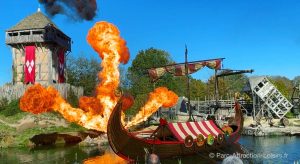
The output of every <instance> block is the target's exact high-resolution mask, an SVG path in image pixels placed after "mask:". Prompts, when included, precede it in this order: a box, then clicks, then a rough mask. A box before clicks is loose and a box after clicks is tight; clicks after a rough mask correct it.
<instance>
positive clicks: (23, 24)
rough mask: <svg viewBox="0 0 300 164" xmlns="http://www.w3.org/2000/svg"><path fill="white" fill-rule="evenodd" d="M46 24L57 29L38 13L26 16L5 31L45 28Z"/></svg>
mask: <svg viewBox="0 0 300 164" xmlns="http://www.w3.org/2000/svg"><path fill="white" fill-rule="evenodd" d="M48 24H52V25H53V26H54V27H55V28H57V26H56V25H55V24H54V23H53V22H52V21H51V20H50V19H49V18H48V17H47V16H45V15H44V14H43V13H42V12H40V11H38V12H36V13H34V14H32V15H30V16H27V17H26V18H24V19H23V20H21V21H20V22H19V23H18V24H16V25H15V26H13V27H12V28H10V29H8V30H7V31H19V30H29V29H39V28H45V26H47V25H48ZM57 29H58V28H57Z"/></svg>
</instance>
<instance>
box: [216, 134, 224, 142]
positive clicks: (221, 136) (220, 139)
mask: <svg viewBox="0 0 300 164" xmlns="http://www.w3.org/2000/svg"><path fill="white" fill-rule="evenodd" d="M217 141H218V144H222V143H223V141H224V135H223V134H219V135H218V138H217Z"/></svg>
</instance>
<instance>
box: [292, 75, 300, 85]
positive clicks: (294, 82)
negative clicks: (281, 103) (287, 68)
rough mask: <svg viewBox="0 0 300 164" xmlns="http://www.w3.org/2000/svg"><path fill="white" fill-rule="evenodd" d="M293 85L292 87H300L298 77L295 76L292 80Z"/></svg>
mask: <svg viewBox="0 0 300 164" xmlns="http://www.w3.org/2000/svg"><path fill="white" fill-rule="evenodd" d="M293 84H294V86H299V85H300V76H296V77H295V78H294V79H293Z"/></svg>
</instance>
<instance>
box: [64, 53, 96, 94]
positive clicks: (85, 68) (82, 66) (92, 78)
mask: <svg viewBox="0 0 300 164" xmlns="http://www.w3.org/2000/svg"><path fill="white" fill-rule="evenodd" d="M99 71H100V63H99V62H98V61H97V60H96V59H94V58H86V57H77V58H75V57H73V56H68V60H67V83H69V84H71V85H74V86H81V87H83V89H84V95H86V96H91V95H93V94H94V91H95V86H96V85H97V83H98V77H97V74H98V72H99Z"/></svg>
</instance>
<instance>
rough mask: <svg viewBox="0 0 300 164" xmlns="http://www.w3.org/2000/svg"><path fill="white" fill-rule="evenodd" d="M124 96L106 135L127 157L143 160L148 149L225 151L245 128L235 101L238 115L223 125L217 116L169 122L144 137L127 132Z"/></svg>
mask: <svg viewBox="0 0 300 164" xmlns="http://www.w3.org/2000/svg"><path fill="white" fill-rule="evenodd" d="M121 112H122V98H121V100H120V101H119V103H118V104H117V105H116V107H115V108H114V110H113V111H112V113H111V116H110V118H109V121H108V126H107V136H108V141H109V144H110V146H111V148H112V150H113V151H114V152H115V153H116V154H117V155H118V156H120V157H122V158H124V159H126V160H128V161H131V162H133V161H143V160H144V159H145V157H146V156H147V154H148V153H151V154H152V153H153V154H156V155H158V156H159V158H168V157H176V156H177V157H178V156H185V155H192V154H197V155H203V156H206V158H208V155H209V153H211V152H222V153H226V150H227V149H228V148H229V147H231V146H232V145H234V143H236V142H237V141H238V139H239V137H240V135H241V132H242V128H243V114H242V112H241V109H240V106H239V104H238V103H237V102H236V103H235V117H234V119H233V120H232V123H230V124H228V125H227V127H223V128H220V127H219V126H218V125H217V124H216V122H215V121H214V120H206V121H201V122H184V123H180V122H177V123H168V122H167V121H165V120H160V125H159V126H158V128H157V129H156V130H154V131H153V132H152V134H151V135H150V136H149V137H146V138H141V137H138V136H137V135H135V133H130V132H128V131H127V130H126V129H125V128H124V126H123V125H122V123H121Z"/></svg>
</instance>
